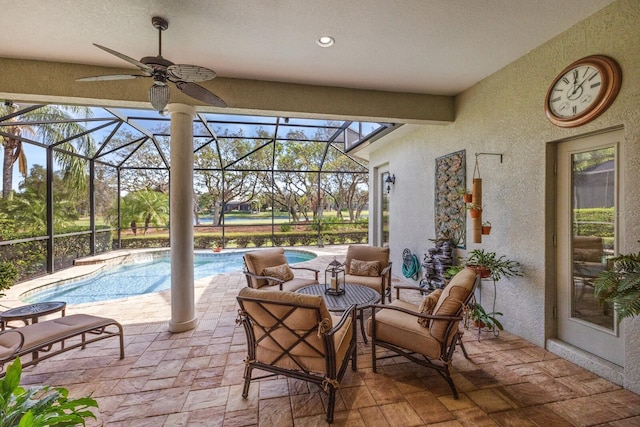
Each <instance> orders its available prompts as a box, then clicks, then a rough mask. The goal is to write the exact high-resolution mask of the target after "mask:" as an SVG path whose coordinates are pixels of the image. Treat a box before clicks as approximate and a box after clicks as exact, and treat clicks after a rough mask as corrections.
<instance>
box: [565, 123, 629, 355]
mask: <svg viewBox="0 0 640 427" xmlns="http://www.w3.org/2000/svg"><path fill="white" fill-rule="evenodd" d="M622 138H623V132H622V131H615V132H608V133H605V134H599V135H593V136H589V137H584V138H580V139H575V140H571V141H566V142H562V143H560V144H558V149H557V168H558V169H557V201H556V203H557V204H556V206H557V233H558V234H557V237H558V245H557V267H558V271H557V273H558V275H557V278H558V282H557V293H558V307H557V325H558V338H560V339H561V340H563V341H565V342H567V343H569V344H572V345H574V346H576V347H578V348H581V349H583V350H585V351H587V352H589V353H592V354H595V355H596V356H599V357H601V358H603V359H606V360H608V361H610V362H613V363H615V364H617V365H620V366H622V365H623V363H624V339H623V331H622V330H621V328H619V327H618V325H617V321H616V315H615V311H614V310H613V307H612V306H611V305H610V304H604V305H603V304H601V303H600V301H599V300H598V298H596V297H595V295H594V279H595V278H596V277H597V275H598V273H599V272H600V271H603V270H605V269H607V268H608V267H609V265H610V259H611V258H613V257H614V256H615V255H616V254H617V247H618V245H619V242H618V236H620V235H621V234H622V230H621V226H622V224H619V223H618V220H617V218H618V216H617V212H618V210H619V209H620V206H619V199H618V193H619V186H620V183H619V180H618V177H619V176H622V175H621V174H620V171H619V168H620V161H621V159H620V155H619V150H620V144H621V142H622Z"/></svg>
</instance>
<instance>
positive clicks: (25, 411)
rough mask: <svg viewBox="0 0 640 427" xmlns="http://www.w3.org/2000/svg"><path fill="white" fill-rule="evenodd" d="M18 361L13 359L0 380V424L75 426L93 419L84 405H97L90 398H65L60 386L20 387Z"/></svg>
mask: <svg viewBox="0 0 640 427" xmlns="http://www.w3.org/2000/svg"><path fill="white" fill-rule="evenodd" d="M21 376H22V364H21V363H20V359H19V358H18V359H16V360H15V361H14V362H13V363H12V364H11V365H9V367H8V368H7V372H6V375H5V377H4V378H1V379H0V427H44V426H77V425H79V424H82V425H83V426H84V425H86V424H85V420H86V419H87V418H94V419H95V418H96V416H95V415H94V414H93V413H92V412H91V411H89V409H88V408H91V407H94V408H97V407H98V403H97V402H96V401H95V400H94V399H92V398H90V397H83V398H80V399H69V398H68V395H69V392H68V390H67V389H65V388H62V387H50V386H34V387H31V388H29V389H24V388H23V387H20V377H21Z"/></svg>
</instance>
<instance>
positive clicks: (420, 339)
mask: <svg viewBox="0 0 640 427" xmlns="http://www.w3.org/2000/svg"><path fill="white" fill-rule="evenodd" d="M390 306H391V307H400V308H405V309H407V310H411V311H413V312H417V311H418V306H417V305H415V304H411V303H409V302H406V301H402V300H395V301H393V302H392V303H391V304H390ZM372 326H373V325H372V321H371V318H369V320H368V322H367V333H368V335H369V336H371V335H372V331H371V329H372ZM376 340H379V341H384V342H388V343H390V344H393V345H396V346H398V347H402V348H405V349H407V350H411V351H415V352H416V353H420V354H424V355H425V356H427V357H428V358H430V359H438V358H439V357H440V349H441V343H440V342H439V341H438V340H436V339H435V338H434V337H432V336H431V333H430V332H429V329H428V328H423V327H422V326H420V325H419V324H418V322H416V317H415V316H412V315H410V314H407V313H403V312H400V311H395V310H389V309H386V308H383V309H382V310H380V311H378V312H376Z"/></svg>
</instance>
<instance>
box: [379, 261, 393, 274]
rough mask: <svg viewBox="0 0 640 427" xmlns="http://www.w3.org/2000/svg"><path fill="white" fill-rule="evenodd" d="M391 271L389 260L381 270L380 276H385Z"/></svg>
mask: <svg viewBox="0 0 640 427" xmlns="http://www.w3.org/2000/svg"><path fill="white" fill-rule="evenodd" d="M390 271H391V261H389V265H387V266H386V267H385V268H384V269H383V270H382V271H381V272H380V276H386V275H387V274H389V272H390Z"/></svg>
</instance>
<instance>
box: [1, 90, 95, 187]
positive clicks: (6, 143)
mask: <svg viewBox="0 0 640 427" xmlns="http://www.w3.org/2000/svg"><path fill="white" fill-rule="evenodd" d="M18 108H19V107H18V106H17V105H16V104H13V103H10V102H7V103H5V104H1V105H0V122H3V121H4V120H3V119H2V118H3V117H6V116H9V115H11V114H13V113H15V112H16V111H17V109H18ZM90 115H91V110H90V109H89V108H88V107H75V106H60V105H43V106H41V107H39V108H36V109H33V110H31V109H26V110H25V113H24V114H19V115H16V116H14V117H11V118H10V119H8V120H7V122H9V123H11V122H14V123H16V124H15V125H6V126H3V127H0V129H2V130H4V132H5V133H8V134H11V135H13V136H12V137H10V136H5V135H0V145H2V147H3V151H4V154H3V163H2V197H3V198H7V197H10V196H11V186H12V183H13V165H14V164H15V163H16V162H18V170H19V172H20V173H21V174H22V175H23V176H26V174H27V158H26V155H25V152H24V150H23V147H22V138H24V137H26V136H27V135H29V136H31V137H33V138H35V137H40V138H41V140H42V141H43V142H44V143H45V144H52V143H55V142H58V141H62V140H66V139H68V138H72V137H73V136H74V135H81V136H79V137H78V139H77V140H78V141H79V143H78V144H77V146H78V147H80V148H81V150H82V152H81V153H79V154H84V155H89V154H91V153H92V152H93V151H94V144H93V140H92V138H91V136H90V135H89V134H87V135H82V133H83V132H85V131H86V129H85V128H84V127H83V126H82V125H81V124H80V123H78V122H75V121H70V120H72V119H73V118H74V116H80V117H89V116H90ZM60 148H62V149H64V150H66V151H67V152H69V153H77V149H76V147H75V146H74V145H73V144H71V143H69V142H65V143H64V144H61V145H60ZM54 155H55V158H56V161H57V162H58V164H59V165H60V166H61V168H62V170H64V171H65V177H67V178H69V181H68V182H69V185H71V186H72V188H73V190H75V191H77V192H79V191H80V190H82V189H84V188H86V185H87V180H88V176H87V173H86V169H85V168H84V164H83V162H82V161H81V159H80V158H79V157H76V156H73V155H69V154H67V153H62V152H59V151H55V152H54Z"/></svg>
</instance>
